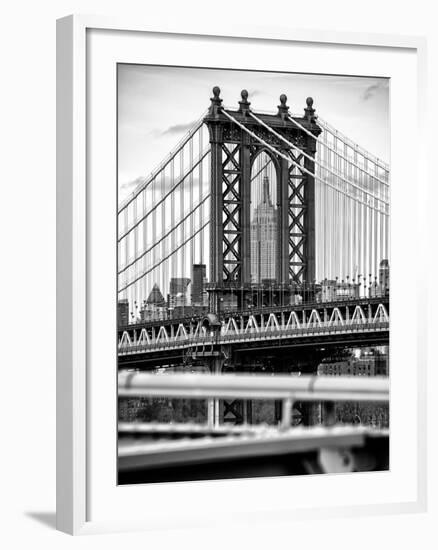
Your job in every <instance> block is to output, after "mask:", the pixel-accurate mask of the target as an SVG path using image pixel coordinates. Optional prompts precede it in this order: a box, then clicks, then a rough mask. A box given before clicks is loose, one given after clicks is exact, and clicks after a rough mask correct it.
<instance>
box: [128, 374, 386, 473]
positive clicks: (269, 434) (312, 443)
mask: <svg viewBox="0 0 438 550" xmlns="http://www.w3.org/2000/svg"><path fill="white" fill-rule="evenodd" d="M144 397H167V398H190V399H206V400H207V401H208V402H209V404H213V407H212V409H211V410H212V411H213V416H212V415H210V414H209V421H208V422H207V424H193V423H173V422H170V423H169V424H167V425H166V424H163V423H161V424H159V423H155V422H150V423H149V422H135V421H134V422H120V423H119V436H122V437H121V439H119V469H120V472H130V471H137V470H139V469H140V470H141V471H143V474H144V472H145V471H146V470H148V471H154V468H155V469H156V468H161V469H162V468H171V469H172V468H175V467H177V468H186V467H187V465H190V464H203V465H204V467H205V465H206V464H210V465H211V464H214V463H216V462H217V461H219V462H221V461H225V462H226V461H229V464H230V465H232V464H236V461H238V462H240V461H242V460H254V459H255V458H257V459H260V458H261V457H268V456H269V457H271V459H270V460H274V461H275V460H278V457H285V456H292V455H291V454H293V455H294V456H297V457H298V456H303V453H307V454H306V456H308V453H317V455H318V456H319V457H320V458H321V457H322V458H321V460H322V463H323V464H326V465H325V466H324V467H323V468H322V471H353V469H354V468H356V469H357V468H358V467H357V460H356V462H355V460H353V458H352V457H353V455H352V454H351V453H350V454H349V457H350V458H349V459H348V460H349V461H350V464H349V465H348V468H347V466H346V465H345V464H346V463H345V460H346V459H345V449H352V448H353V449H363V448H365V447H366V446H368V447H369V440H370V437H371V440H372V441H376V437H377V440H382V438H383V440H384V444H383V446H384V448H385V449H386V447H385V445H387V439H388V431H387V430H378V429H372V428H370V427H364V426H351V425H350V426H348V425H335V423H334V422H329V423H328V425H317V426H312V427H303V426H296V427H292V426H291V420H292V407H293V403H294V402H296V401H300V402H302V401H314V402H323V403H324V406H325V407H327V409H326V410H327V411H329V414H330V411H332V412H333V410H334V408H332V409H331V408H330V405H333V404H334V403H335V402H339V401H353V402H357V401H362V402H363V401H366V402H382V401H388V400H389V380H388V378H385V377H372V378H370V377H335V376H266V375H243V374H238V375H230V374H223V375H209V374H202V375H200V374H195V375H194V374H169V375H166V374H162V375H159V374H147V373H140V372H122V373H120V374H119V398H120V399H126V398H129V399H130V398H144ZM220 399H223V400H229V399H249V400H252V399H254V400H256V399H265V400H271V399H272V400H280V401H281V402H282V415H281V422H280V424H279V425H278V426H272V425H271V426H267V425H250V424H244V425H240V426H225V425H221V424H219V423H218V422H215V416H214V415H215V413H214V410H216V414H217V411H218V410H219V409H218V403H219V400H220ZM216 420H217V416H216ZM379 436H381V437H379ZM373 445H374V446H375V445H376V444H375V443H372V445H371V446H373ZM378 445H380V446H381V445H382V443H381V442H380V441H379V443H378ZM379 449H380V447H379ZM378 454H380V455H382V454H383V455H385V454H386V456H384V458H383V464H386V463H387V460H388V456H387V452H386V450H385V451H384V452H383V453H382V452H381V451H380V450H379V451H378ZM365 456H368V458H367V460H368V462H369V456H370V452H369V450H367V452H366V453H365ZM327 457H328V458H327ZM297 460H298V459H297ZM327 460H328V463H327ZM361 460H362V463H363V456H362V458H361V459H360V460H359V463H360V461H361ZM289 462H290V461H289ZM269 463H270V462H269ZM371 463H372V464H373V465H374V466H373V467H371V469H373V468H375V467H376V464H377V465H381V464H382V456H378V457H377V458H376V457H374V458H372V460H371ZM222 464H224V463H223V462H222ZM327 464H328V465H327ZM378 467H379V468H381V469H382V467H381V466H378ZM151 468H152V470H150V469H151ZM220 468H224V466H223V465H222V466H220ZM345 468H346V469H345ZM145 469H146V470H145ZM359 469H360V468H359ZM383 469H385V467H383ZM192 473H193V472H192ZM192 473H191V474H190V475H192ZM172 475H174V474H172ZM224 475H225V474H224ZM225 477H226V475H225ZM129 479H131V478H129ZM147 479H149V478H147ZM172 479H173V478H172ZM149 480H150V479H149Z"/></svg>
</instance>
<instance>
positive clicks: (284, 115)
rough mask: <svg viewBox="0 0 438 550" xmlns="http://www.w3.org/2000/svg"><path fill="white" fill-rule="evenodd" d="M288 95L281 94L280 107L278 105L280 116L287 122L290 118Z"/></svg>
mask: <svg viewBox="0 0 438 550" xmlns="http://www.w3.org/2000/svg"><path fill="white" fill-rule="evenodd" d="M286 102H287V95H286V94H281V96H280V105H278V116H280V117H281V118H282V119H283V120H285V119H286V118H287V116H288V114H289V113H288V111H289V107H288V106H287V105H286Z"/></svg>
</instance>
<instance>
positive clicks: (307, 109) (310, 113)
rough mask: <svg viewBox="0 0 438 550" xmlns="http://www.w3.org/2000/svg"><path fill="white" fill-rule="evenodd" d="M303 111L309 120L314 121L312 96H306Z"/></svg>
mask: <svg viewBox="0 0 438 550" xmlns="http://www.w3.org/2000/svg"><path fill="white" fill-rule="evenodd" d="M304 113H305V116H306V118H307V120H308V121H309V122H315V118H316V116H315V109H314V108H313V97H308V98H307V99H306V107H305V108H304Z"/></svg>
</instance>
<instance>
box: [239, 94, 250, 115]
mask: <svg viewBox="0 0 438 550" xmlns="http://www.w3.org/2000/svg"><path fill="white" fill-rule="evenodd" d="M240 96H241V98H242V99H241V100H240V101H239V105H240V107H239V111H240V112H241V113H243V114H246V113H248V112H249V106H250V105H251V102H250V101H248V90H242V91H241V92H240Z"/></svg>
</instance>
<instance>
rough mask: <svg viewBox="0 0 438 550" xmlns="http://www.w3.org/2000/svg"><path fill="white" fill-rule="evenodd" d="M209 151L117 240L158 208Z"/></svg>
mask: <svg viewBox="0 0 438 550" xmlns="http://www.w3.org/2000/svg"><path fill="white" fill-rule="evenodd" d="M209 153H210V147H208V148H207V149H206V150H205V151H204V153H203V154H202V156H201V158H199V159H198V160H197V161H196V163H195V164H194V165H193V166H192V168H191V169H190V170H189V171H188V172H186V173H185V174H184V175H183V176H182V177H181V178H180V179H179V180H178V181H177V182H176V183H175V185H174V186H173V187H172V189H170V190H169V191H168V192H167V193H166V194H165V195H164V196H163V197H161V198H160V200H159V201H158V202H157V203H156V204H154V205H153V206H152V208H151V209H150V210H148V211H147V212H146V214H144V215H143V216H142V217H141V218H140V219H139V220H137V221H136V222H135V223H134V224H133V225H131V227H130V228H129V229H127V230H125V232H124V233H123V234H122V235H121V236H120V237H119V239H118V242H120V241H122V240H123V239H124V238H125V237H127V236H128V235H129V233H131V231H132V230H133V229H135V227H137V225H139V224H140V223H141V222H142V221H143V220H145V219H146V218H147V217H148V216H149V215H150V214H151V213H152V212H154V211H155V209H156V208H158V207H159V206H160V204H161V203H162V202H163V201H165V200H166V199H167V197H169V195H171V194H172V193H173V192H174V191H175V189H176V188H177V187H179V186H180V185H181V184H182V183H183V182H184V180H185V179H186V178H187V177H188V176H189V175H190V174H191V172H192V171H193V170H194V169H195V168H196V167H197V166H198V165H199V164H200V163H201V162H202V161H203V160H204V158H205V157H206V156H207V155H208V154H209Z"/></svg>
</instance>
